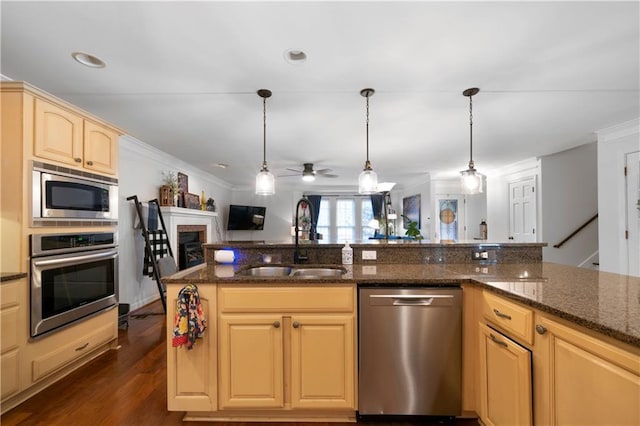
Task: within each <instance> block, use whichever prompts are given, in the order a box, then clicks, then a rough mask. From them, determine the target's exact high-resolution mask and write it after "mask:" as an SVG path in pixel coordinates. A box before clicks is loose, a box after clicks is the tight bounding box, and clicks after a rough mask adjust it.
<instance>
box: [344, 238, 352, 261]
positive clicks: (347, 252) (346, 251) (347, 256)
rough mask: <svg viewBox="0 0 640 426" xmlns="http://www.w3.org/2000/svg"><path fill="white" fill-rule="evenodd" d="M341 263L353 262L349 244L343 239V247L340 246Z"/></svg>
mask: <svg viewBox="0 0 640 426" xmlns="http://www.w3.org/2000/svg"><path fill="white" fill-rule="evenodd" d="M342 264H343V265H352V264H353V249H352V248H351V246H350V245H349V241H345V243H344V247H342Z"/></svg>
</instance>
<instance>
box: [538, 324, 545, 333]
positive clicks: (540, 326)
mask: <svg viewBox="0 0 640 426" xmlns="http://www.w3.org/2000/svg"><path fill="white" fill-rule="evenodd" d="M536 331H537V332H538V334H544V333H546V332H547V328H546V327H545V326H544V325H542V324H536Z"/></svg>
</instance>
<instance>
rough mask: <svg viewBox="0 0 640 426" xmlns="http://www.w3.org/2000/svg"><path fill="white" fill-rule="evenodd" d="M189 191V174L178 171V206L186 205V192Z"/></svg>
mask: <svg viewBox="0 0 640 426" xmlns="http://www.w3.org/2000/svg"><path fill="white" fill-rule="evenodd" d="M187 192H189V176H187V175H185V174H184V173H180V172H178V207H184V194H186V193H187Z"/></svg>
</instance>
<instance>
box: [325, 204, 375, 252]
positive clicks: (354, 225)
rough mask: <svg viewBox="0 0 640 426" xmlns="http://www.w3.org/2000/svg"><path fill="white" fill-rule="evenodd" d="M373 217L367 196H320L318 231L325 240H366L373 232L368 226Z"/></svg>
mask: <svg viewBox="0 0 640 426" xmlns="http://www.w3.org/2000/svg"><path fill="white" fill-rule="evenodd" d="M372 219H373V209H372V207H371V199H370V198H369V197H368V196H364V197H361V196H326V195H323V196H322V201H321V202H320V212H319V213H318V227H317V228H318V231H317V232H319V233H321V234H322V238H323V240H325V241H331V242H336V243H344V242H345V241H349V242H353V241H361V240H367V239H369V237H372V236H373V235H374V233H375V228H372V227H370V226H369V225H370V223H371V221H372Z"/></svg>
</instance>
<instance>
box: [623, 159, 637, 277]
mask: <svg viewBox="0 0 640 426" xmlns="http://www.w3.org/2000/svg"><path fill="white" fill-rule="evenodd" d="M625 168H626V195H625V199H626V218H627V220H626V222H627V223H626V230H627V253H628V269H627V271H629V275H635V276H640V235H639V234H640V152H639V151H636V152H630V153H627V154H626V155H625Z"/></svg>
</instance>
